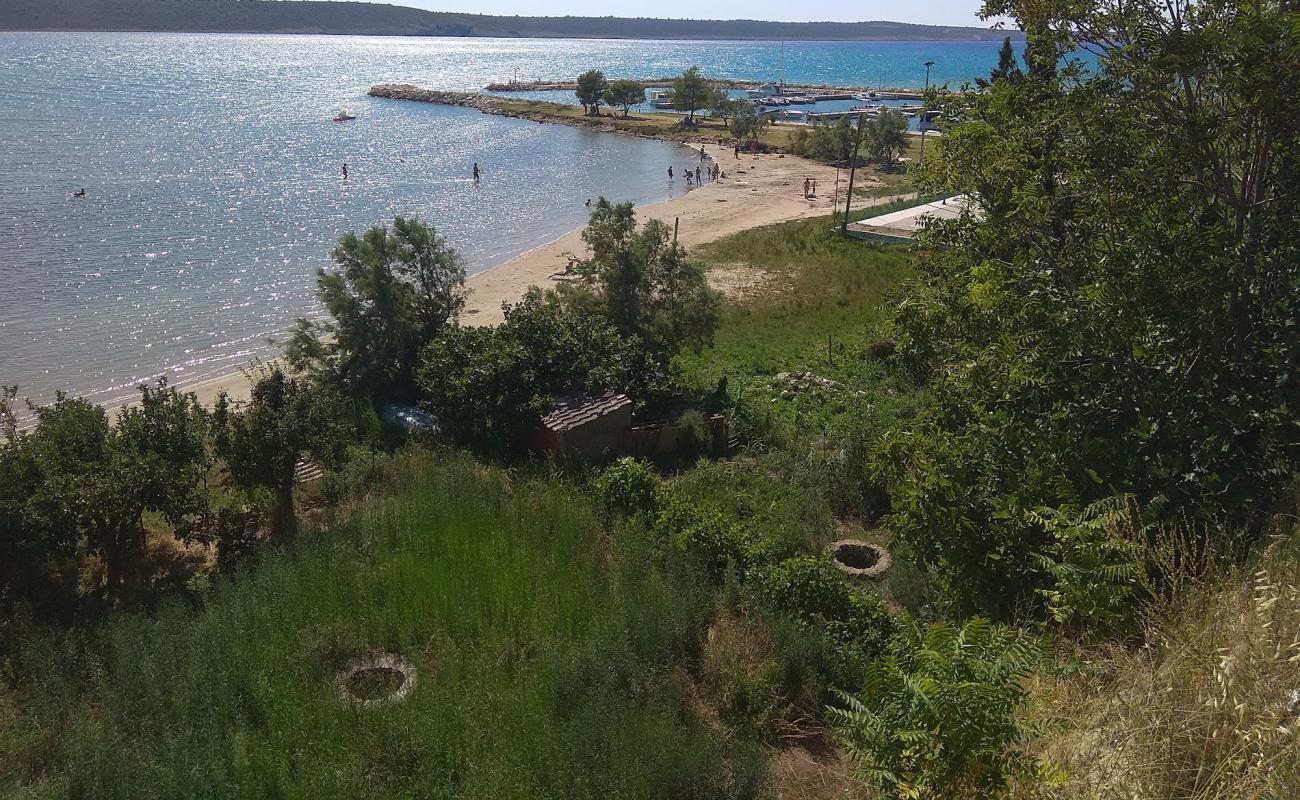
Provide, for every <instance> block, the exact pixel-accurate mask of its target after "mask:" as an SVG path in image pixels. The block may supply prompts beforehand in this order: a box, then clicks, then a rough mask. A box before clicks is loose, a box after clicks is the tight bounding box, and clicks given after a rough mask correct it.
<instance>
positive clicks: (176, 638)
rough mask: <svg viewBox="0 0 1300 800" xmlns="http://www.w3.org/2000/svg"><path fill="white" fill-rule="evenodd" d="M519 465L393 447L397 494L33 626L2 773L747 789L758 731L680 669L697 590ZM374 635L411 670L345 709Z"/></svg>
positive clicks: (351, 786)
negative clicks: (606, 541)
mask: <svg viewBox="0 0 1300 800" xmlns="http://www.w3.org/2000/svg"><path fill="white" fill-rule="evenodd" d="M521 477H523V476H520V475H519V474H515V475H513V476H512V475H507V474H506V473H503V472H501V471H497V470H492V469H488V468H485V467H483V465H481V464H476V463H474V462H473V461H471V460H469V459H466V458H463V457H456V456H449V457H447V458H445V459H441V458H439V459H430V458H427V457H422V458H418V457H417V458H411V459H407V460H406V461H404V462H403V464H402V465H401V466H400V468H399V474H398V477H397V478H396V479H395V482H394V485H393V488H394V490H395V494H394V495H393V496H391V497H389V498H387V499H376V500H375V501H374V502H371V503H367V504H364V505H362V506H360V507H359V508H358V509H357V510H356V512H355V513H354V514H353V515H352V517H351V518H350V520H349V522H348V523H347V524H346V525H344V526H342V527H339V528H336V529H334V530H329V531H325V532H322V534H321V535H319V536H312V537H310V538H308V537H304V538H302V539H300V540H298V541H297V542H296V543H295V544H294V545H293V546H292V547H290V548H287V549H285V550H277V551H272V552H268V553H266V554H265V556H264V557H263V558H262V559H261V561H260V562H259V564H258V569H256V570H248V571H244V570H240V571H238V572H236V574H234V575H233V576H231V577H229V578H225V577H222V578H215V579H213V580H212V581H211V582H210V585H209V586H208V588H206V589H204V590H202V594H201V596H200V598H199V599H200V602H197V603H195V604H192V605H191V604H182V603H175V604H167V605H164V606H163V607H162V608H160V609H158V610H157V612H156V613H151V614H149V615H143V614H116V615H114V616H113V617H112V618H111V619H109V620H108V621H107V622H106V624H104V625H102V626H99V627H94V628H90V629H88V630H85V631H82V632H79V633H73V634H67V635H63V634H58V633H49V634H40V635H36V636H33V637H32V638H31V639H29V640H28V641H26V642H25V643H24V646H23V647H22V648H21V649H19V650H18V651H16V652H14V653H11V654H9V655H8V658H7V660H6V666H5V673H4V682H3V685H2V686H0V709H3V715H4V719H5V720H6V723H5V724H4V725H3V726H0V752H3V753H5V758H4V759H0V785H4V786H5V787H6V788H7V789H9V788H13V789H15V790H19V789H21V791H23V792H27V793H30V794H32V795H33V796H36V797H68V796H74V795H81V796H85V797H92V798H138V797H157V796H161V795H175V796H184V797H195V796H202V797H211V798H227V797H230V798H246V797H259V798H260V797H320V798H326V797H362V796H374V797H435V798H437V797H449V796H455V797H459V798H466V800H486V799H487V798H502V797H509V798H518V799H519V800H530V799H531V798H556V797H571V798H579V799H587V800H596V799H597V798H599V800H619V799H620V798H627V799H628V800H632V799H633V798H647V797H650V798H656V797H657V798H694V799H696V800H731V799H733V798H734V799H736V800H740V799H741V798H752V797H755V796H756V795H757V794H758V785H759V782H760V778H761V769H762V762H761V760H760V758H759V757H758V753H756V752H755V750H756V748H752V747H751V746H749V745H747V744H746V743H744V742H742V741H737V740H735V739H733V738H731V737H725V736H722V735H715V734H714V733H712V732H711V730H710V728H709V725H708V723H706V722H705V721H704V720H702V719H701V718H700V715H699V713H698V711H697V710H696V708H697V707H696V705H695V703H694V699H693V696H692V694H691V692H690V690H689V687H688V686H686V685H684V683H683V682H682V681H680V680H679V679H678V678H677V675H679V674H680V673H681V672H682V671H683V668H684V665H686V664H689V663H690V662H689V659H690V657H691V654H692V652H694V651H696V650H697V648H698V646H699V645H698V642H699V641H700V638H701V636H702V632H703V629H704V624H705V622H706V620H707V618H708V615H709V614H710V612H711V609H712V604H711V602H710V597H709V595H708V593H706V592H702V591H700V590H699V588H698V586H697V585H695V584H692V583H689V582H685V581H677V580H675V579H673V578H672V577H670V576H669V575H666V574H665V573H664V572H663V571H660V570H658V569H656V568H654V566H653V560H652V559H646V558H643V557H641V553H640V552H639V551H638V550H637V549H636V548H635V547H633V546H632V545H633V544H634V543H631V542H629V543H626V546H625V543H623V542H615V543H614V544H613V549H612V552H609V551H607V552H602V548H601V547H599V546H598V541H599V539H600V537H601V535H602V532H601V531H600V529H599V527H598V526H596V525H594V524H593V523H592V520H591V515H590V509H589V507H588V506H587V504H586V503H585V502H583V501H581V499H579V498H575V497H574V496H573V495H572V493H571V492H568V491H566V490H564V489H562V488H558V487H556V486H555V485H554V484H548V483H546V482H543V481H531V480H527V479H524V480H520V478H521ZM376 650H379V651H395V652H397V653H399V654H401V655H403V656H404V657H405V658H407V659H408V660H410V661H411V662H412V663H413V664H414V665H415V667H416V669H417V670H418V675H417V677H418V680H417V683H416V687H415V691H414V692H413V694H412V695H411V696H410V697H409V698H408V699H407V700H406V701H405V702H403V703H401V704H398V705H391V706H387V707H384V708H377V709H358V708H356V707H353V706H351V705H349V704H348V703H347V702H345V701H343V700H342V699H341V698H340V696H339V689H338V686H337V683H336V680H337V677H338V674H339V671H340V670H341V669H343V667H344V666H345V665H346V664H347V663H349V662H350V661H351V660H352V659H354V658H356V657H358V656H361V655H365V654H367V653H370V652H373V651H376ZM181 723H183V724H181ZM287 754H293V755H292V756H289V755H287ZM286 759H289V760H288V761H286ZM290 761H291V762H292V766H290Z"/></svg>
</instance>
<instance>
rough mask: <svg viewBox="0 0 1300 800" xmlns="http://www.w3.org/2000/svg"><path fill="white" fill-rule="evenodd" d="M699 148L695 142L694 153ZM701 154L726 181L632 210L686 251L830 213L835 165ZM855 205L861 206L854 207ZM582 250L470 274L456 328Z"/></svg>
mask: <svg viewBox="0 0 1300 800" xmlns="http://www.w3.org/2000/svg"><path fill="white" fill-rule="evenodd" d="M698 149H699V146H698V145H697V146H696V151H697V152H698ZM705 153H706V155H707V156H708V157H709V158H711V159H714V160H716V161H717V163H718V164H719V165H720V166H721V167H722V172H723V174H724V175H725V176H726V177H724V178H722V179H721V180H719V181H716V182H706V183H705V184H704V186H702V187H700V188H698V189H695V190H693V191H691V192H689V193H688V194H686V195H684V196H682V197H675V198H672V199H671V200H665V201H663V202H659V203H653V204H651V205H648V206H642V207H640V208H638V209H637V217H638V218H639V219H641V220H643V221H644V220H647V219H659V220H663V221H664V222H666V223H668V224H669V225H672V224H673V222H674V220H677V222H678V225H679V228H678V237H679V240H680V241H681V242H682V244H684V245H685V246H686V247H687V248H688V249H690V248H692V247H696V246H699V245H702V244H707V243H709V242H713V241H717V240H719V239H722V238H725V237H727V236H730V235H732V234H735V233H739V232H741V231H744V230H748V229H750V228H758V227H762V226H764V225H772V224H775V223H778V222H786V221H789V220H794V219H803V218H806V217H816V216H825V215H827V214H830V213H831V211H832V209H833V202H834V197H835V168H834V167H826V166H823V165H821V164H817V163H815V162H812V161H809V160H807V159H804V158H799V157H798V156H792V155H785V156H782V155H747V154H744V153H742V154H741V155H740V157H739V158H736V157H735V155H734V151H733V150H732V149H731V148H729V147H719V146H717V145H705ZM690 163H691V164H692V166H694V165H695V164H700V165H701V168H702V170H703V169H705V168H707V166H708V164H709V162H708V161H705V162H700V161H699V159H698V156H697V157H696V158H694V159H692V160H691V162H690ZM685 166H686V162H685V161H681V162H679V163H676V164H674V165H673V171H674V173H676V177H675V180H677V181H684V180H685V176H684V175H683V174H682V172H681V170H682V169H684V168H685ZM860 177H861V176H860ZM805 178H808V179H810V180H815V181H817V197H816V198H815V199H805V198H804V196H803V182H804V179H805ZM862 185H863V184H862V183H859V184H857V186H862ZM847 186H848V171H847V170H842V171H841V174H840V188H841V197H842V193H843V191H844V190H845V189H847ZM892 199H894V198H892V197H885V198H879V199H876V200H872V201H868V202H861V201H860V203H861V205H868V204H876V203H882V202H888V201H890V200H892ZM857 205H859V203H855V206H857ZM586 253H587V249H586V245H585V244H583V241H582V231H581V229H579V230H576V231H572V232H570V233H567V234H565V235H564V236H561V237H560V238H559V239H556V240H555V241H552V242H548V243H547V244H544V245H541V246H540V247H536V248H534V249H532V250H529V251H528V252H526V253H524V254H522V255H520V256H517V257H515V258H513V259H511V260H509V261H507V262H506V263H504V264H502V265H501V266H499V267H494V268H492V269H489V270H487V271H486V272H480V273H477V274H475V275H471V276H470V277H469V279H468V281H466V285H467V287H468V289H469V299H468V302H467V303H466V305H465V311H464V313H463V315H462V316H461V323H462V324H466V325H495V324H497V323H499V322H501V320H502V313H501V304H502V303H513V302H516V301H517V300H519V298H521V297H523V295H524V293H525V292H526V291H527V290H528V287H530V286H542V287H546V286H551V285H554V283H555V281H554V280H553V278H552V277H551V276H553V275H556V274H558V273H561V272H563V271H564V268H565V267H566V265H567V264H568V262H569V256H570V255H575V256H585V255H586ZM182 388H184V389H185V390H186V391H191V392H194V393H195V394H197V395H198V398H199V400H200V402H202V403H203V404H204V405H210V404H211V403H212V402H213V401H214V400H216V397H217V394H218V393H219V392H221V391H223V390H224V391H226V392H227V393H228V394H229V395H230V398H231V399H232V400H237V401H238V400H247V399H248V390H249V385H248V380H247V378H246V376H245V375H244V373H242V372H237V373H232V374H230V375H224V376H220V377H216V378H211V379H209V380H205V381H201V382H198V383H194V384H191V385H187V386H186V385H183V386H182Z"/></svg>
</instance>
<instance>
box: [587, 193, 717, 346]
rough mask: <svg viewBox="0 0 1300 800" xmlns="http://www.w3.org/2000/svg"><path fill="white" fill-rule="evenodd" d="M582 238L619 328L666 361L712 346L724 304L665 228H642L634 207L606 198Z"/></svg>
mask: <svg viewBox="0 0 1300 800" xmlns="http://www.w3.org/2000/svg"><path fill="white" fill-rule="evenodd" d="M582 237H583V241H585V242H586V243H587V245H588V246H589V247H590V248H591V253H592V256H591V259H590V260H589V262H588V264H587V265H586V269H587V271H588V272H589V273H590V274H592V275H593V276H595V280H596V283H597V285H598V286H599V287H600V290H601V295H602V297H603V301H604V303H605V307H606V312H607V315H608V317H609V319H610V321H611V322H612V323H613V324H614V326H615V328H617V329H618V330H619V331H620V332H622V333H623V334H624V335H635V336H638V337H640V338H641V339H642V340H643V341H645V342H646V344H647V346H648V347H649V348H650V350H651V351H652V352H654V353H657V354H660V355H662V356H665V357H670V356H671V355H673V354H675V353H676V352H678V351H679V350H680V349H681V348H683V347H695V348H699V347H702V346H704V345H705V344H708V343H709V342H711V341H712V338H713V332H714V330H715V329H716V328H717V324H718V319H719V313H720V307H721V299H720V297H719V295H718V293H717V292H715V291H714V290H713V289H711V288H709V285H708V280H707V279H706V277H705V273H704V269H703V267H701V266H700V265H699V264H696V263H694V262H691V261H689V260H688V259H687V257H686V249H685V248H683V247H682V246H681V245H680V244H678V243H677V242H676V241H674V240H673V239H672V230H671V229H670V228H669V227H668V226H667V225H665V224H664V223H662V222H660V221H659V220H650V221H649V222H647V223H646V224H645V225H643V226H642V227H641V228H640V229H638V228H637V227H636V217H635V215H634V214H633V211H632V204H631V203H619V204H617V205H616V204H613V203H610V202H609V201H608V200H606V199H605V198H603V197H602V198H600V201H599V202H598V203H597V204H596V207H595V209H593V210H592V213H591V220H590V222H589V223H588V225H587V227H586V229H585V230H584V231H583V234H582Z"/></svg>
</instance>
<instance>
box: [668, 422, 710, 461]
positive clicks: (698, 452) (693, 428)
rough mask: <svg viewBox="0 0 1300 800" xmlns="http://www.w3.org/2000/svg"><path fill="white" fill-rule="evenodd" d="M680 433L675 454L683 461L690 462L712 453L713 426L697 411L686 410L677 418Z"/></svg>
mask: <svg viewBox="0 0 1300 800" xmlns="http://www.w3.org/2000/svg"><path fill="white" fill-rule="evenodd" d="M677 427H678V429H680V430H681V433H680V434H679V436H678V439H677V456H678V458H680V459H681V461H682V462H683V463H687V464H689V463H692V462H695V461H697V460H698V459H700V458H701V457H703V456H708V455H712V453H713V447H714V443H713V428H711V427H710V426H709V422H708V420H706V419H705V418H704V415H703V414H701V413H700V412H698V411H687V412H686V413H685V414H682V416H681V418H680V419H678V420H677Z"/></svg>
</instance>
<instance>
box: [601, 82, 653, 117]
mask: <svg viewBox="0 0 1300 800" xmlns="http://www.w3.org/2000/svg"><path fill="white" fill-rule="evenodd" d="M644 102H645V86H643V85H641V83H640V82H639V81H629V80H617V81H611V82H610V84H609V88H608V89H606V90H605V103H606V104H607V105H611V106H614V107H616V108H621V109H623V116H624V117H626V116H627V115H628V112H629V111H631V110H632V106H639V105H641V104H642V103H644Z"/></svg>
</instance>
